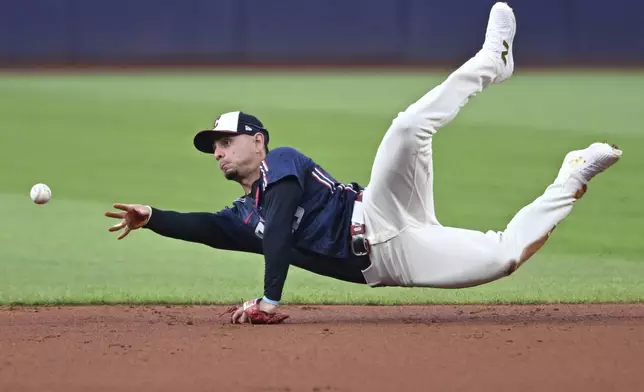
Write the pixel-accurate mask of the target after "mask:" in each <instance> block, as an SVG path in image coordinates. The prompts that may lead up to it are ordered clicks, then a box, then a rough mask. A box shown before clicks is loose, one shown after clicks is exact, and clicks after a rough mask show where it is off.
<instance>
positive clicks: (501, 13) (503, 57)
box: [481, 2, 517, 83]
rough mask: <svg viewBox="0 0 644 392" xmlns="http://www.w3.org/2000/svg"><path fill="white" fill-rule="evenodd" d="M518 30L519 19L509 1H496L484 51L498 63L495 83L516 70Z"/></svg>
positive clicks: (491, 14)
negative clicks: (515, 53)
mask: <svg viewBox="0 0 644 392" xmlns="http://www.w3.org/2000/svg"><path fill="white" fill-rule="evenodd" d="M516 31H517V21H516V18H515V17H514V11H512V8H510V6H509V5H508V4H507V3H502V2H499V3H496V4H494V6H492V9H491V10H490V17H489V19H488V22H487V30H486V31H485V42H484V43H483V47H482V48H481V51H482V52H488V53H489V54H491V55H492V59H493V60H494V62H495V63H496V64H497V72H498V74H499V76H498V77H497V78H496V79H495V80H494V83H501V82H503V81H504V80H506V79H508V78H509V77H510V76H512V73H513V72H514V56H513V55H512V50H513V45H514V35H515V33H516Z"/></svg>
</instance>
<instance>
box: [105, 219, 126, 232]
mask: <svg viewBox="0 0 644 392" xmlns="http://www.w3.org/2000/svg"><path fill="white" fill-rule="evenodd" d="M126 224H127V223H126V222H125V220H122V221H121V222H119V223H117V224H115V225H114V226H112V227H110V228H109V229H108V230H109V231H111V232H114V231H119V230H121V229H122V228H124V227H125V225H126Z"/></svg>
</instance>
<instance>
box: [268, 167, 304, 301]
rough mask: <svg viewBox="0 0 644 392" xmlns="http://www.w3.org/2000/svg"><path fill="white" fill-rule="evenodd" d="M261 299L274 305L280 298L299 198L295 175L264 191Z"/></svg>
mask: <svg viewBox="0 0 644 392" xmlns="http://www.w3.org/2000/svg"><path fill="white" fill-rule="evenodd" d="M264 198H265V199H264V206H265V210H264V218H265V219H264V220H265V226H264V237H263V249H264V261H265V267H264V268H265V271H264V301H266V302H268V303H269V304H273V305H277V304H278V303H279V301H280V300H281V298H282V291H283V289H284V282H285V281H286V276H287V274H288V269H289V264H290V263H289V260H290V258H291V249H292V247H293V217H294V216H295V212H296V210H297V207H298V204H299V202H300V200H301V199H302V188H301V187H300V185H299V182H298V180H297V178H295V177H293V176H289V177H285V178H283V179H281V180H279V181H278V182H276V183H273V184H271V185H270V186H269V187H268V189H267V190H266V193H265V194H264Z"/></svg>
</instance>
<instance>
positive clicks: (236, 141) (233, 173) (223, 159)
mask: <svg viewBox="0 0 644 392" xmlns="http://www.w3.org/2000/svg"><path fill="white" fill-rule="evenodd" d="M214 147H215V159H216V160H217V162H219V169H221V171H222V172H223V173H224V176H225V177H226V179H228V180H235V181H240V180H242V179H244V178H245V177H247V176H249V175H250V174H251V173H253V172H255V171H256V170H257V167H258V154H257V148H256V142H255V138H254V137H252V136H248V135H236V136H224V137H222V138H219V139H217V140H216V141H215V145H214Z"/></svg>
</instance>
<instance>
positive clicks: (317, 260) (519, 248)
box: [105, 3, 622, 324]
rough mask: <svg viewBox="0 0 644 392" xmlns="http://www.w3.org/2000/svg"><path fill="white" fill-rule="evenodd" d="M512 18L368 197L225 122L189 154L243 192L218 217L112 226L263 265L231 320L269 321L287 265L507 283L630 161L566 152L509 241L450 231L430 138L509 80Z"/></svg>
mask: <svg viewBox="0 0 644 392" xmlns="http://www.w3.org/2000/svg"><path fill="white" fill-rule="evenodd" d="M515 32H516V20H515V17H514V13H513V11H512V9H511V8H510V7H509V6H508V5H507V4H506V3H496V4H495V5H494V6H493V7H492V9H491V11H490V14H489V20H488V25H487V30H486V34H485V41H484V43H483V45H482V47H481V49H480V50H479V51H478V52H477V53H476V54H475V55H474V56H473V57H472V58H470V59H469V60H468V61H466V62H465V63H464V64H462V65H461V66H460V67H459V68H458V69H456V70H454V71H453V72H452V73H451V74H450V75H449V76H448V77H447V79H445V80H444V81H443V82H442V83H441V84H440V85H438V86H436V87H434V88H433V89H431V90H430V91H429V92H427V93H426V94H425V95H424V96H422V97H421V98H420V99H418V100H417V101H416V102H414V103H412V104H411V105H410V106H409V107H408V108H406V110H405V111H403V112H401V113H399V114H398V115H397V116H396V117H395V118H394V119H393V121H392V122H391V125H390V127H389V129H388V130H387V132H386V134H385V136H384V138H383V140H382V143H381V144H380V147H379V148H378V150H377V153H376V156H375V160H374V162H373V166H372V170H371V177H370V180H369V183H368V185H367V186H364V187H363V186H360V185H359V184H357V183H341V182H339V181H338V180H336V179H335V178H334V177H333V175H331V174H330V173H329V172H327V171H326V170H325V169H324V168H322V167H321V166H320V165H318V164H316V162H315V161H314V160H313V159H312V158H310V157H308V156H306V155H304V154H302V153H300V152H298V151H297V150H296V149H293V148H290V147H279V148H275V149H271V150H269V149H268V143H269V132H268V131H267V129H266V128H264V125H263V124H262V122H260V121H259V120H258V119H257V118H256V117H254V116H252V115H250V114H247V113H244V112H241V111H240V112H230V113H224V114H221V115H220V116H219V117H217V119H216V121H215V123H214V127H213V128H212V129H208V130H203V131H201V132H198V133H197V134H196V136H195V137H194V146H195V147H196V148H197V149H198V150H199V151H202V152H204V153H207V154H212V155H214V158H215V159H216V160H217V162H218V163H219V168H220V169H221V171H222V172H223V174H224V177H226V179H228V180H231V181H235V182H237V183H239V185H241V187H242V189H243V190H244V195H243V196H242V197H240V198H238V199H237V200H235V201H234V202H233V204H232V207H230V208H224V209H222V210H220V211H218V212H216V213H210V212H187V213H180V212H175V211H165V210H161V209H158V208H154V207H152V206H148V205H142V204H121V203H116V204H114V208H116V209H117V210H116V211H108V212H106V213H105V215H106V216H108V217H111V218H116V219H120V222H119V223H118V224H116V225H114V226H112V227H110V228H109V231H111V232H118V231H121V232H120V233H119V235H118V237H117V238H118V239H122V238H124V237H125V236H127V235H128V234H129V233H130V231H132V230H135V229H140V228H145V229H149V230H151V231H153V232H155V233H157V234H159V235H162V236H165V237H169V238H175V239H179V240H183V241H189V242H194V243H200V244H205V245H207V246H210V247H213V248H217V249H227V250H231V251H241V252H251V253H256V254H263V255H264V261H265V273H264V293H263V295H261V296H258V298H256V299H252V300H249V301H246V302H245V303H243V304H241V305H240V306H237V307H233V308H231V310H230V313H231V321H232V322H233V323H254V324H262V323H263V324H273V323H281V322H283V321H284V320H285V319H286V318H287V317H288V315H286V314H283V313H282V312H279V311H278V309H279V305H280V300H281V298H282V291H283V287H284V282H285V280H286V277H287V272H288V269H289V266H290V265H294V266H297V267H299V268H302V269H306V270H308V271H310V272H313V273H316V274H320V275H324V276H328V277H332V278H336V279H340V280H343V281H348V282H354V283H362V284H367V285H369V286H371V287H381V286H400V287H434V288H465V287H472V286H476V285H481V284H484V283H487V282H491V281H494V280H497V279H500V278H503V277H505V276H508V275H510V274H512V273H513V272H514V271H515V270H516V269H517V268H518V267H520V266H521V265H522V264H523V263H525V262H526V260H528V259H529V258H530V257H531V256H532V255H534V254H535V252H537V251H538V250H539V249H540V248H541V247H542V246H543V245H544V243H545V242H546V240H547V239H548V237H549V235H550V234H551V232H552V231H553V230H554V228H555V227H556V226H557V224H558V223H559V222H561V221H562V220H563V219H564V218H565V217H566V216H567V215H568V214H569V213H570V211H571V210H572V208H573V205H574V204H575V201H576V200H578V199H579V198H580V197H582V196H583V194H584V192H585V191H586V189H587V184H588V182H589V181H590V180H591V179H592V178H593V177H595V176H596V175H597V174H599V173H601V172H603V171H604V170H606V169H608V168H609V167H611V166H612V165H613V164H614V163H615V162H617V161H618V159H619V158H620V157H621V155H622V151H621V150H619V149H618V148H617V147H616V146H614V145H612V146H611V145H609V144H605V143H593V144H591V145H590V146H588V147H587V148H585V149H580V150H577V151H572V152H570V153H568V154H567V155H566V156H565V158H564V160H563V164H562V166H561V169H560V170H559V172H558V174H557V175H556V177H555V176H554V175H553V177H555V178H554V181H553V182H552V183H551V184H550V185H548V186H547V187H546V188H545V190H544V192H543V194H541V195H540V196H539V197H537V198H536V199H535V200H534V201H532V202H531V203H530V204H528V205H526V206H525V207H523V208H522V209H521V210H520V211H519V212H518V213H517V214H516V215H515V216H514V217H513V218H512V220H511V221H510V222H509V223H508V225H507V227H506V228H505V229H504V230H503V231H487V232H481V231H474V230H468V229H464V228H456V227H445V226H442V225H441V224H440V223H439V222H438V220H437V219H436V216H435V213H434V201H433V189H432V182H433V165H432V139H433V138H434V135H435V134H436V133H437V132H438V131H439V130H440V129H442V128H443V127H445V126H446V125H447V124H449V122H450V121H451V120H453V119H454V118H455V116H456V115H457V114H458V113H459V111H460V110H461V108H462V107H463V106H464V105H465V104H466V103H467V102H468V100H469V99H470V98H472V97H473V96H474V95H476V94H478V93H480V92H481V91H483V90H485V89H486V88H487V87H489V86H490V85H493V84H499V83H502V82H503V81H505V80H507V79H508V78H509V77H510V76H511V75H512V73H513V70H514V60H513V55H512V53H513V40H514V35H515Z"/></svg>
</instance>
